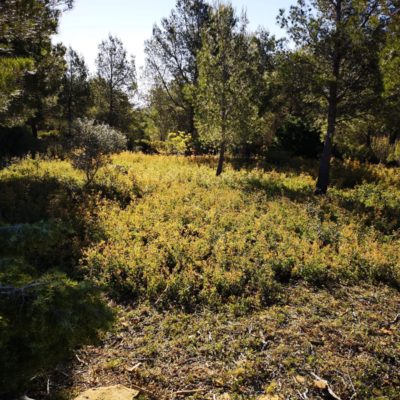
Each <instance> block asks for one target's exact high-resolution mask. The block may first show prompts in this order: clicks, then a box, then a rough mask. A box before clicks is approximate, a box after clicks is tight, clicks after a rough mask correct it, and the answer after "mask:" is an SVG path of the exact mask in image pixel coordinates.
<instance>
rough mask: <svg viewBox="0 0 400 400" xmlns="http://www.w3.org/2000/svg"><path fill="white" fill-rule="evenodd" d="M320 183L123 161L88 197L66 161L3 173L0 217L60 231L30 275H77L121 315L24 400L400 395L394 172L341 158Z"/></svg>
mask: <svg viewBox="0 0 400 400" xmlns="http://www.w3.org/2000/svg"><path fill="white" fill-rule="evenodd" d="M278 161H279V160H278ZM315 174H316V171H315V162H312V161H304V160H298V159H295V158H290V159H286V160H283V161H282V162H276V160H275V164H272V163H266V164H264V165H254V166H251V167H249V166H246V167H243V165H240V164H237V163H236V164H235V163H227V165H226V169H225V171H224V173H223V175H222V176H221V177H219V178H217V177H215V159H213V158H210V157H197V158H196V157H192V158H190V157H187V158H185V157H173V156H170V157H169V156H161V155H158V156H148V155H143V154H134V153H128V152H127V153H122V154H120V155H117V156H115V157H113V162H112V164H111V165H110V166H108V167H106V168H104V169H103V170H101V171H100V172H99V174H98V176H97V178H96V182H95V185H94V187H93V188H92V189H90V190H89V191H87V189H85V188H84V177H83V174H82V173H81V172H79V171H77V170H74V169H73V168H72V166H71V165H70V163H69V162H68V161H61V160H23V161H21V162H19V163H16V164H14V165H12V166H11V167H10V168H8V169H4V170H3V171H2V173H1V174H0V190H1V191H2V193H3V194H4V195H3V196H2V198H1V199H0V200H1V204H0V209H1V218H2V219H3V222H4V223H6V224H16V223H25V224H27V223H28V224H31V223H33V224H34V223H36V222H37V221H48V223H49V224H56V226H59V225H60V224H65V226H67V227H68V230H67V235H68V237H66V239H65V240H67V241H69V242H65V243H66V244H67V245H65V243H64V242H63V243H61V244H57V243H56V244H55V247H50V248H47V247H46V253H45V255H43V256H41V257H37V253H38V251H39V250H40V249H39V248H37V249H36V250H35V252H34V255H35V257H36V258H37V261H38V263H39V264H38V265H40V263H42V262H43V260H44V259H45V260H47V261H48V262H49V260H52V262H53V260H55V261H54V262H56V263H57V262H58V263H60V265H59V267H60V268H63V270H67V269H68V268H69V269H71V265H72V266H73V267H72V270H71V272H70V273H71V275H72V276H78V277H86V279H89V280H91V281H92V282H94V283H96V284H99V285H101V286H102V287H103V288H104V289H105V292H106V296H107V301H108V302H109V304H110V306H111V307H112V308H113V309H114V310H115V311H116V321H115V324H114V327H113V329H112V330H111V331H110V332H108V333H107V334H105V335H104V336H103V337H102V339H101V341H100V342H99V343H98V345H96V346H94V345H92V346H85V347H82V348H81V349H80V350H79V351H77V352H76V353H75V355H74V357H73V358H72V359H71V360H70V363H69V364H67V365H60V366H59V367H58V369H57V371H56V372H55V373H54V374H53V375H52V376H50V377H49V380H47V379H45V380H43V381H42V380H40V379H39V380H38V382H37V387H38V391H37V393H30V397H34V398H37V399H42V398H52V399H56V398H57V399H72V398H73V397H74V396H75V395H77V394H79V393H81V392H82V391H84V390H85V389H88V388H92V387H98V386H108V385H116V384H124V385H126V386H128V387H131V388H133V389H135V388H140V390H141V393H142V398H143V399H145V398H148V399H160V400H163V399H165V400H167V399H171V400H172V399H180V398H186V399H210V400H211V399H212V400H214V399H219V400H229V399H231V400H235V399H259V400H268V399H269V400H279V399H282V400H283V399H285V400H286V399H287V400H289V399H292V400H294V399H299V400H307V399H334V400H335V399H336V400H337V399H339V398H340V399H342V400H350V399H351V400H365V399H370V400H372V399H374V400H378V399H379V400H399V399H400V317H399V313H400V292H399V288H400V251H399V249H400V171H399V169H398V168H385V167H383V166H374V165H362V164H360V163H357V162H351V161H347V162H336V161H335V162H334V164H333V170H332V186H331V188H330V191H329V193H328V196H326V197H315V196H314V195H313V188H314V184H315ZM33 199H34V200H33ZM40 223H41V222H40ZM52 246H53V245H52ZM69 248H71V249H73V250H74V251H73V254H72V253H71V254H72V255H71V254H69V253H68V251H69V250H68V249H69ZM67 253H68V254H67ZM44 257H45V258H44ZM75 268H77V269H75ZM48 391H49V393H50V394H48V393H47V392H48Z"/></svg>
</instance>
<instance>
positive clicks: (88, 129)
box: [71, 119, 126, 185]
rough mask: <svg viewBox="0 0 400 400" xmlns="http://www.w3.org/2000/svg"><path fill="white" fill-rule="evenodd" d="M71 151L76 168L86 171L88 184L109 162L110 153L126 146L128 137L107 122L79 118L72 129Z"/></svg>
mask: <svg viewBox="0 0 400 400" xmlns="http://www.w3.org/2000/svg"><path fill="white" fill-rule="evenodd" d="M72 147H73V151H72V153H71V159H72V163H73V165H74V167H75V168H79V169H81V170H82V171H84V173H85V175H86V184H87V185H89V184H91V183H92V181H93V179H94V177H95V175H96V174H97V172H98V171H99V169H100V168H101V167H103V166H104V165H106V164H107V162H108V161H109V157H110V154H112V153H115V152H118V151H121V150H123V149H124V148H125V147H126V137H125V136H124V135H123V134H122V133H120V132H118V131H116V130H115V129H113V128H111V127H110V126H108V125H106V124H97V125H96V124H95V122H94V121H91V120H86V119H82V120H81V119H78V120H77V121H76V123H75V126H74V129H73V131H72Z"/></svg>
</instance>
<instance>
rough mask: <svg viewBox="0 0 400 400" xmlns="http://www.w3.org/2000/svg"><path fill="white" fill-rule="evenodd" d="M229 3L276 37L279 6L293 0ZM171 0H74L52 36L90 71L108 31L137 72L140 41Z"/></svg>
mask: <svg viewBox="0 0 400 400" xmlns="http://www.w3.org/2000/svg"><path fill="white" fill-rule="evenodd" d="M231 2H232V4H233V6H234V7H235V8H236V9H237V10H238V11H241V10H242V9H245V10H246V12H247V17H248V19H249V28H250V30H256V29H257V28H258V27H259V26H263V27H265V28H266V29H268V30H269V31H270V32H271V33H273V34H275V35H276V36H278V37H281V36H283V33H284V32H282V30H281V29H280V28H279V26H278V25H277V23H276V16H277V15H278V11H279V9H280V8H286V9H288V8H289V7H290V5H291V4H293V3H294V2H295V0H232V1H231ZM174 6H175V0H75V3H74V8H73V9H72V10H71V11H68V12H66V13H65V14H63V16H62V17H61V21H60V26H59V32H58V34H57V35H56V36H55V37H54V38H53V41H54V42H55V43H58V42H62V43H63V44H64V45H66V46H71V47H72V48H73V49H74V50H75V51H77V52H78V53H79V54H80V55H83V56H84V57H85V60H86V62H87V65H88V66H89V69H90V71H91V72H95V59H96V55H97V51H98V45H99V43H100V42H101V41H102V40H103V39H105V38H107V36H108V34H109V33H111V34H112V35H114V36H117V37H118V38H120V39H121V40H122V42H123V43H124V46H125V48H126V49H127V51H128V53H129V54H132V55H134V56H135V59H136V67H137V69H138V72H139V74H140V69H141V67H143V66H144V59H145V55H144V42H145V40H146V39H149V38H150V37H151V33H152V28H153V25H154V24H155V23H159V22H160V21H161V19H162V18H163V17H167V16H169V14H170V11H171V9H172V8H174Z"/></svg>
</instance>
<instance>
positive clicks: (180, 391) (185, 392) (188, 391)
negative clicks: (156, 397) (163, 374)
mask: <svg viewBox="0 0 400 400" xmlns="http://www.w3.org/2000/svg"><path fill="white" fill-rule="evenodd" d="M207 390H208V389H192V390H190V389H188V390H178V391H177V392H175V393H174V394H175V395H177V396H185V395H188V394H195V393H201V392H207Z"/></svg>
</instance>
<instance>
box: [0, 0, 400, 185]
mask: <svg viewBox="0 0 400 400" xmlns="http://www.w3.org/2000/svg"><path fill="white" fill-rule="evenodd" d="M71 7H72V1H57V0H46V1H45V0H40V1H39V0H36V1H33V2H32V1H26V0H25V1H24V0H12V1H7V2H3V3H2V5H1V17H0V18H1V19H2V20H1V21H0V22H1V31H0V85H1V88H2V91H1V95H0V140H1V153H2V154H1V155H2V157H3V158H7V157H12V156H15V155H21V154H24V153H26V152H28V151H30V152H32V153H33V154H35V153H36V151H48V150H46V149H48V148H49V146H50V145H51V146H54V144H55V143H60V140H59V139H60V137H61V136H64V137H65V136H68V134H71V130H72V126H73V122H74V121H75V120H76V119H77V118H83V117H87V118H90V119H93V120H96V121H98V122H100V123H107V124H108V125H110V126H111V127H113V128H115V129H118V130H120V131H122V132H123V133H124V134H125V135H126V136H127V138H128V146H129V148H130V149H132V150H133V149H139V150H143V151H148V152H149V151H150V152H178V153H179V152H183V153H192V154H208V153H210V154H219V167H218V171H217V172H218V173H220V172H221V171H222V167H223V159H224V156H225V154H226V153H229V154H231V155H233V156H236V157H241V158H250V157H252V156H257V157H265V156H268V155H271V154H273V153H274V154H275V157H276V156H277V154H279V156H278V157H281V158H282V159H284V157H285V154H292V155H293V154H294V155H298V156H303V157H309V158H318V157H320V160H321V162H320V172H319V178H318V183H317V192H321V193H324V192H326V188H327V185H328V180H329V179H328V178H329V164H330V159H331V157H332V155H334V156H336V157H339V158H346V157H351V158H356V159H359V160H361V161H372V162H384V163H396V162H399V159H400V144H399V140H398V139H399V131H398V125H399V121H398V112H397V111H398V108H399V78H398V67H399V34H398V33H399V32H398V29H399V4H398V2H397V1H396V0H371V1H369V0H310V1H306V0H301V1H298V2H297V5H294V6H292V7H291V8H290V10H288V11H287V12H284V11H283V10H282V11H281V13H280V14H279V16H278V18H277V19H278V22H279V23H280V24H281V26H282V27H283V28H285V29H286V31H287V38H286V39H277V38H275V37H274V36H271V35H270V34H269V33H268V32H267V31H265V30H263V29H259V30H258V31H257V32H251V31H250V30H249V29H248V21H247V19H246V16H245V15H244V14H243V15H239V13H238V12H237V11H236V10H235V9H234V8H233V6H232V5H231V4H230V3H227V2H215V3H213V4H211V3H210V2H207V1H205V0H177V3H176V7H175V8H174V9H173V10H172V11H171V14H170V15H169V16H168V17H166V18H164V19H162V21H161V23H160V24H156V25H154V28H153V33H152V36H151V38H150V39H149V40H147V41H146V43H145V53H146V69H145V72H146V79H147V80H148V82H150V86H149V88H148V90H147V91H146V93H141V101H139V102H138V101H136V102H135V101H134V99H135V98H136V99H138V97H135V96H137V95H138V93H139V91H138V83H137V76H136V70H135V62H134V58H133V57H131V58H129V57H128V55H127V52H126V50H125V48H124V46H123V43H122V42H121V41H120V40H119V39H118V38H116V37H113V36H111V35H110V36H109V37H108V38H106V39H105V40H104V41H102V42H101V43H100V45H99V53H98V57H97V60H96V66H97V71H96V73H94V74H90V73H89V71H88V68H87V66H86V64H85V61H84V59H83V57H82V56H80V55H78V54H77V53H76V52H75V51H74V50H73V49H66V48H65V47H64V46H63V45H61V44H57V45H54V44H52V42H51V35H53V34H54V33H55V32H56V29H57V25H58V20H59V17H60V15H61V13H62V12H63V11H65V10H66V9H68V8H71ZM178 142H179V145H178V146H177V145H176V144H177V143H178ZM51 146H50V149H52V151H53V152H54V151H55V150H54V148H52V147H51ZM58 149H60V146H59V145H58Z"/></svg>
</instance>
